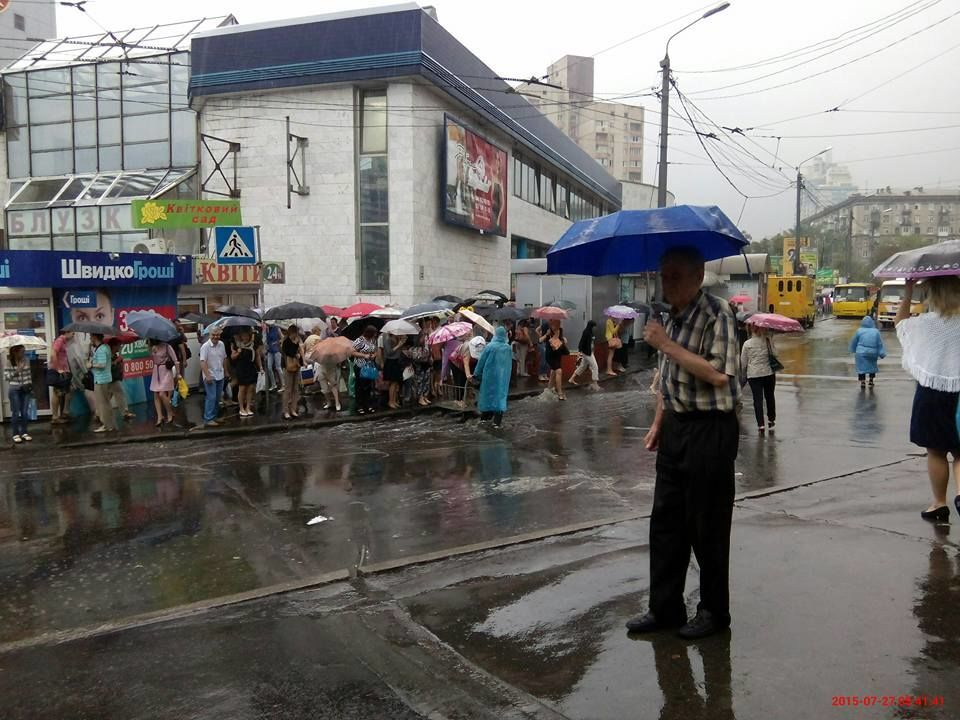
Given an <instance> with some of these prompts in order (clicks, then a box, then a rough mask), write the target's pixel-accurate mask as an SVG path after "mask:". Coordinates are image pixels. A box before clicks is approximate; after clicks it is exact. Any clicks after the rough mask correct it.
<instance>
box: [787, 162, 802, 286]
mask: <svg viewBox="0 0 960 720" xmlns="http://www.w3.org/2000/svg"><path fill="white" fill-rule="evenodd" d="M802 189H803V175H801V174H800V168H797V224H796V225H795V226H794V227H795V228H796V230H795V231H794V235H796V237H795V238H794V239H793V268H791V270H790V272H791V273H792V274H794V275H799V274H800V191H801V190H802Z"/></svg>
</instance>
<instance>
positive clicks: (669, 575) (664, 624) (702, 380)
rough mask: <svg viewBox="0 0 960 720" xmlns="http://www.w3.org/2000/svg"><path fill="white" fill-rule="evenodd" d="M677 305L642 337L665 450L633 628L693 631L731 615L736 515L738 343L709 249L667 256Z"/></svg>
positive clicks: (682, 249)
mask: <svg viewBox="0 0 960 720" xmlns="http://www.w3.org/2000/svg"><path fill="white" fill-rule="evenodd" d="M660 269H661V274H660V276H661V279H662V283H663V294H664V296H665V297H666V299H667V301H668V302H669V303H670V305H671V307H672V309H673V313H672V315H671V319H670V321H669V323H668V325H667V327H666V328H664V327H663V325H661V324H660V323H657V322H648V323H647V324H646V327H645V328H644V340H645V341H646V342H647V344H649V345H651V346H652V347H654V348H656V349H657V350H659V351H660V368H659V373H660V385H659V392H658V393H657V410H656V415H655V417H654V420H653V424H652V425H651V427H650V431H649V432H648V433H647V435H646V438H645V439H644V444H645V445H646V447H647V449H648V450H651V451H654V450H655V451H657V479H656V485H655V488H654V496H653V513H652V515H651V518H650V607H649V611H648V613H647V614H646V615H643V616H641V617H638V618H635V619H633V620H630V621H629V622H628V623H627V628H628V629H629V630H630V631H631V632H637V633H644V632H653V631H657V630H661V629H665V628H671V627H680V626H682V627H680V630H679V632H678V634H679V635H680V637H683V638H686V639H695V638H700V637H706V636H707V635H712V634H714V633H718V632H721V631H722V630H724V629H725V628H727V627H729V625H730V589H729V572H730V568H729V565H730V525H731V521H732V519H733V497H734V462H735V461H736V457H737V450H738V447H739V441H740V427H739V423H738V421H737V415H736V410H737V406H738V404H739V401H740V382H739V377H740V352H739V347H738V346H737V325H736V319H735V318H734V316H733V313H731V312H730V306H729V305H728V304H727V303H726V302H724V301H721V300H718V299H717V298H715V297H713V296H711V295H708V294H706V293H704V292H703V291H702V290H701V289H700V288H701V285H702V284H703V276H704V258H703V254H702V253H701V252H700V250H698V249H696V248H694V247H686V246H674V247H672V248H670V249H668V250H667V251H666V252H665V253H664V254H663V256H662V258H661V261H660ZM691 549H692V550H693V551H694V553H695V554H696V557H697V561H698V562H699V564H700V603H699V605H698V607H697V614H696V617H694V618H693V619H692V620H690V621H689V622H688V621H687V612H686V605H685V602H684V585H685V583H686V577H687V569H688V566H689V564H690V551H691Z"/></svg>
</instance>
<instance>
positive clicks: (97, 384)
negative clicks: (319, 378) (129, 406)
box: [90, 335, 117, 433]
mask: <svg viewBox="0 0 960 720" xmlns="http://www.w3.org/2000/svg"><path fill="white" fill-rule="evenodd" d="M90 345H91V347H92V348H93V357H91V358H90V369H91V370H92V371H93V400H94V405H95V406H96V411H97V416H98V417H99V418H100V427H98V428H96V429H95V430H94V432H95V433H101V432H116V431H117V418H116V416H115V415H114V414H113V406H112V405H111V404H110V398H111V396H112V393H111V392H110V385H111V383H113V371H112V369H111V368H112V357H111V354H110V346H109V345H107V344H106V343H105V342H104V341H103V335H91V336H90Z"/></svg>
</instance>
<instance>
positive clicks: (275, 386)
mask: <svg viewBox="0 0 960 720" xmlns="http://www.w3.org/2000/svg"><path fill="white" fill-rule="evenodd" d="M282 339H283V338H282V333H281V332H280V328H279V327H277V326H276V325H267V331H266V333H264V340H265V341H266V357H265V360H266V366H267V390H272V391H274V392H281V391H282V390H283V356H282V355H281V354H280V341H281V340H282Z"/></svg>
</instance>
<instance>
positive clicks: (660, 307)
mask: <svg viewBox="0 0 960 720" xmlns="http://www.w3.org/2000/svg"><path fill="white" fill-rule="evenodd" d="M650 307H651V308H652V309H653V311H654V312H658V313H668V312H670V306H669V305H667V304H666V303H662V302H652V303H650Z"/></svg>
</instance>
